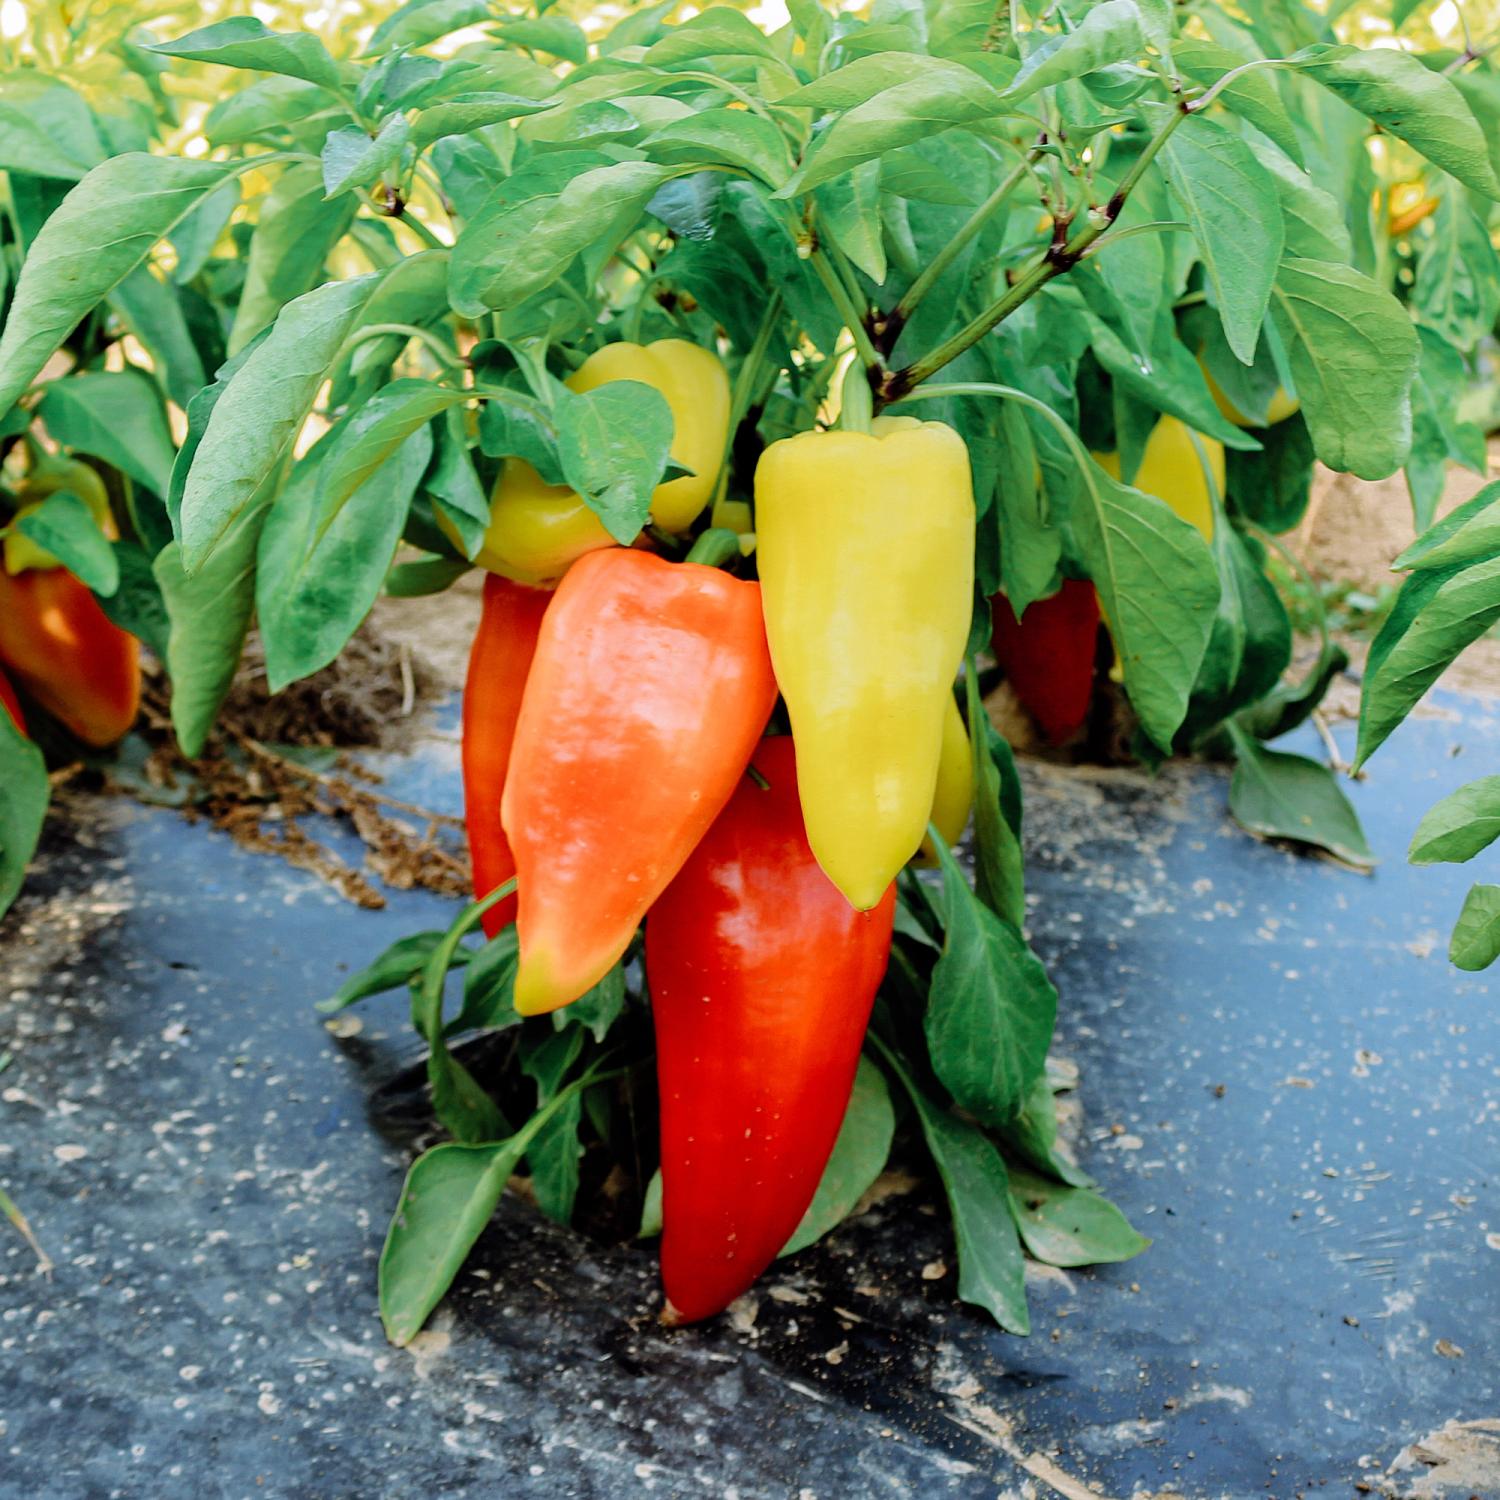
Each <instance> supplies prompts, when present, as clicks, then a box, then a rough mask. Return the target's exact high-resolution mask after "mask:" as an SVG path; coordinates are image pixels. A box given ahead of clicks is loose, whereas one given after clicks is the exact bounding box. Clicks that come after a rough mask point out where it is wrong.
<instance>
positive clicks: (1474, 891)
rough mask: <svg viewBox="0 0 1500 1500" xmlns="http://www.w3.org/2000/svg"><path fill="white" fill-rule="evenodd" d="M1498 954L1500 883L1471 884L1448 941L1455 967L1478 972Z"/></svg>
mask: <svg viewBox="0 0 1500 1500" xmlns="http://www.w3.org/2000/svg"><path fill="white" fill-rule="evenodd" d="M1497 956H1500V885H1471V886H1470V887H1469V894H1468V895H1467V896H1465V897H1464V906H1463V910H1462V911H1461V912H1460V913H1459V914H1458V921H1457V922H1456V923H1454V926H1453V936H1452V938H1451V939H1449V942H1448V960H1449V962H1450V963H1452V964H1453V965H1454V967H1455V968H1459V969H1464V970H1467V971H1468V972H1469V973H1471V974H1473V973H1478V971H1479V970H1480V969H1487V968H1489V966H1490V965H1491V964H1492V963H1494V961H1495V959H1496V957H1497Z"/></svg>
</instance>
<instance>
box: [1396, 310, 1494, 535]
mask: <svg viewBox="0 0 1500 1500" xmlns="http://www.w3.org/2000/svg"><path fill="white" fill-rule="evenodd" d="M1417 337H1418V339H1419V340H1420V341H1421V346H1422V360H1421V364H1420V366H1419V367H1418V370H1417V380H1416V384H1415V385H1414V386H1413V387H1412V393H1411V427H1412V441H1411V453H1410V455H1409V456H1408V458H1407V461H1406V485H1407V489H1408V490H1409V491H1410V492H1411V501H1412V519H1413V521H1414V523H1415V524H1416V526H1417V527H1418V528H1419V529H1420V528H1422V527H1425V526H1428V525H1430V524H1431V522H1432V518H1433V515H1434V513H1435V512H1436V510H1437V505H1438V501H1439V500H1440V499H1441V498H1442V495H1443V490H1444V489H1445V487H1446V485H1447V480H1448V464H1449V462H1450V461H1452V462H1454V463H1460V464H1463V465H1464V466H1465V467H1466V468H1469V469H1472V470H1473V471H1474V472H1475V473H1477V474H1483V473H1484V472H1485V470H1486V468H1487V467H1488V465H1487V462H1486V458H1485V439H1484V432H1483V430H1482V429H1481V428H1480V427H1478V426H1477V425H1476V424H1475V423H1473V422H1465V421H1464V420H1462V418H1461V417H1460V416H1459V409H1460V403H1461V402H1462V401H1463V398H1464V396H1465V394H1466V393H1467V392H1468V390H1469V388H1470V386H1471V384H1472V377H1471V376H1470V374H1469V369H1468V366H1467V365H1466V364H1465V363H1464V357H1463V355H1462V354H1461V353H1460V352H1459V350H1458V349H1457V348H1455V347H1454V345H1453V344H1452V343H1450V342H1449V341H1448V339H1446V338H1444V337H1443V336H1442V335H1441V334H1438V333H1436V332H1434V331H1433V330H1432V329H1431V328H1429V327H1427V326H1426V325H1425V324H1421V323H1419V324H1418V325H1417Z"/></svg>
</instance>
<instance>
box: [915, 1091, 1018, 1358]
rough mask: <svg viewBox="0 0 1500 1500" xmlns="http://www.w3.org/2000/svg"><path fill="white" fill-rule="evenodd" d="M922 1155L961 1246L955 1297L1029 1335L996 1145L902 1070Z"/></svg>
mask: <svg viewBox="0 0 1500 1500" xmlns="http://www.w3.org/2000/svg"><path fill="white" fill-rule="evenodd" d="M899 1076H900V1077H901V1081H902V1082H903V1083H904V1084H905V1085H906V1090H907V1092H908V1093H909V1094H910V1095H911V1101H912V1103H913V1104H914V1105H915V1106H916V1110H917V1117H918V1119H919V1120H920V1121H921V1122H922V1134H923V1136H924V1138H925V1139H926V1141H927V1149H928V1150H929V1151H931V1152H932V1159H933V1161H934V1162H936V1163H937V1169H938V1173H939V1175H940V1176H941V1177H942V1179H943V1187H944V1189H945V1190H946V1192H947V1194H948V1208H949V1211H950V1212H951V1214H952V1216H953V1237H954V1239H955V1241H956V1242H957V1246H958V1295H959V1296H960V1297H961V1298H962V1299H963V1300H964V1301H965V1302H972V1303H973V1304H974V1305H975V1306H977V1307H982V1308H984V1309H985V1311H986V1312H988V1313H989V1315H990V1316H991V1317H992V1318H994V1320H995V1321H996V1322H997V1323H998V1324H999V1325H1000V1326H1001V1327H1002V1328H1004V1329H1005V1330H1006V1331H1007V1332H1009V1333H1019V1334H1027V1333H1030V1332H1031V1317H1030V1314H1029V1313H1028V1312H1027V1310H1026V1261H1025V1257H1024V1256H1023V1255H1022V1254H1021V1241H1020V1238H1019V1237H1018V1235H1017V1233H1016V1226H1015V1221H1014V1219H1013V1218H1012V1217H1011V1212H1010V1177H1009V1174H1008V1173H1007V1172H1006V1170H1005V1162H1004V1160H1003V1158H1002V1157H1001V1155H1000V1152H999V1151H998V1150H997V1149H996V1148H995V1145H994V1143H993V1142H992V1141H991V1140H989V1139H988V1138H987V1137H986V1136H985V1135H984V1133H983V1132H982V1131H980V1130H979V1129H977V1128H976V1127H975V1126H973V1125H970V1124H968V1123H966V1122H965V1121H963V1120H960V1119H958V1118H957V1117H956V1116H954V1115H952V1114H950V1113H949V1112H948V1111H947V1110H945V1109H940V1108H939V1107H938V1106H937V1105H936V1104H935V1103H934V1102H933V1101H932V1100H931V1099H929V1098H928V1097H927V1095H926V1094H924V1093H922V1092H921V1091H920V1090H919V1089H918V1088H917V1087H916V1086H915V1085H914V1084H913V1083H912V1081H911V1079H910V1078H908V1077H907V1076H906V1074H905V1072H904V1071H901V1072H900V1074H899Z"/></svg>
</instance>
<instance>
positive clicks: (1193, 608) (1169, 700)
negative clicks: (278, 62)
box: [1070, 459, 1220, 750]
mask: <svg viewBox="0 0 1500 1500" xmlns="http://www.w3.org/2000/svg"><path fill="white" fill-rule="evenodd" d="M1083 479H1084V485H1083V489H1082V491H1081V492H1080V493H1079V495H1078V497H1077V499H1076V501H1075V503H1074V506H1073V511H1072V515H1071V518H1070V519H1071V522H1072V526H1073V533H1074V537H1075V539H1076V541H1077V543H1078V547H1079V550H1080V552H1081V554H1082V557H1083V561H1084V566H1085V568H1086V569H1087V571H1088V575H1089V577H1090V578H1091V579H1093V581H1094V587H1095V588H1096V589H1098V591H1099V602H1100V605H1101V606H1102V608H1103V610H1104V613H1105V615H1106V617H1107V618H1108V620H1109V627H1110V631H1111V633H1112V634H1113V636H1114V640H1115V648H1116V650H1117V651H1118V652H1119V654H1120V662H1121V664H1122V666H1123V667H1124V669H1125V690H1126V691H1127V692H1128V693H1129V694H1130V704H1131V707H1132V708H1134V709H1135V712H1136V715H1137V717H1139V719H1140V721H1141V727H1142V729H1144V730H1145V732H1146V733H1147V735H1149V736H1150V738H1151V739H1152V740H1153V741H1154V742H1155V743H1156V744H1157V745H1160V746H1161V748H1162V749H1163V750H1166V749H1168V748H1169V747H1170V745H1171V743H1172V738H1173V736H1174V735H1175V734H1176V733H1177V730H1178V728H1179V727H1180V726H1181V724H1182V721H1183V718H1184V716H1185V715H1186V713H1187V705H1188V696H1189V694H1190V693H1191V692H1192V687H1193V683H1194V681H1195V680H1196V679H1197V676H1198V668H1199V666H1200V664H1201V663H1202V661H1203V654H1204V652H1205V650H1206V649H1207V647H1208V638H1209V632H1210V631H1211V630H1212V628H1213V621H1214V612H1215V610H1216V608H1217V606H1218V602H1219V591H1220V584H1219V575H1218V571H1217V570H1216V569H1215V567H1214V562H1213V558H1212V556H1211V555H1210V553H1209V550H1208V546H1207V544H1206V543H1205V542H1204V540H1203V537H1202V536H1201V535H1200V534H1199V532H1198V530H1197V528H1196V527H1194V526H1192V525H1190V524H1189V523H1188V522H1186V521H1184V520H1182V519H1181V518H1180V517H1178V516H1176V515H1175V514H1173V512H1172V509H1171V507H1170V506H1168V505H1167V504H1166V503H1165V502H1164V501H1161V500H1158V499H1156V498H1155V497H1154V496H1151V495H1145V494H1142V493H1141V491H1139V490H1135V489H1131V488H1130V487H1129V486H1128V485H1123V484H1120V483H1119V482H1118V481H1117V480H1115V479H1111V478H1110V476H1109V475H1108V474H1106V473H1105V472H1104V470H1103V469H1101V468H1100V467H1099V465H1098V464H1096V463H1095V462H1094V461H1093V459H1089V460H1088V462H1087V466H1086V468H1085V469H1084V470H1083Z"/></svg>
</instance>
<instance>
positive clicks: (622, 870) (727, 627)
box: [501, 547, 776, 1015]
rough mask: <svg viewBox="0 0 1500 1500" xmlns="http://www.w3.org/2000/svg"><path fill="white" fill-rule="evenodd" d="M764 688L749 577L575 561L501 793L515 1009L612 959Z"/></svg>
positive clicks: (752, 717) (638, 558) (750, 725)
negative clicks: (513, 885)
mask: <svg viewBox="0 0 1500 1500" xmlns="http://www.w3.org/2000/svg"><path fill="white" fill-rule="evenodd" d="M775 701H776V682H775V678H774V676H773V675H772V672H771V657H770V652H769V650H768V649H767V646H766V632H765V626H764V624H763V623H762V620H761V611H760V586H759V585H758V584H755V583H743V582H740V581H739V580H737V579H735V578H732V577H730V576H729V574H727V573H724V572H721V571H720V570H719V569H717V568H710V567H705V566H704V565H702V564H701V563H669V562H666V561H664V560H663V559H662V558H660V557H654V556H652V555H651V554H650V553H647V552H639V551H635V550H633V549H630V548H623V547H611V548H608V549H606V550H603V551H599V552H590V553H587V554H586V555H585V556H583V557H581V558H579V559H578V561H577V562H575V563H574V564H573V566H572V567H571V568H570V569H569V570H568V572H567V574H566V576H565V577H564V578H563V581H562V583H561V584H559V585H558V589H557V592H556V594H554V595H553V598H552V603H551V604H550V605H549V606H548V608H547V614H546V617H545V618H544V619H543V621H542V629H541V634H540V636H539V638H538V640H537V647H536V655H535V657H534V658H533V660H532V664H531V674H530V676H529V677H528V679H527V682H526V693H525V696H524V698H523V699H522V702H521V716H520V719H519V721H518V723H517V725H516V738H515V744H514V747H513V748H512V750H511V760H510V769H509V772H508V774H507V776H506V780H505V795H504V799H503V801H502V803H501V820H502V822H503V823H504V826H505V833H506V836H507V838H509V840H510V846H511V849H512V850H513V851H514V854H515V860H516V874H517V877H518V879H519V882H520V889H519V891H518V912H517V917H516V933H517V937H518V939H519V942H520V966H519V968H518V970H517V974H516V991H515V1001H516V1009H517V1010H518V1011H520V1013H521V1014H522V1015H538V1014H540V1013H541V1012H543V1011H549V1010H555V1009H557V1007H558V1006H560V1005H567V1004H568V1003H569V1002H570V1001H573V1000H576V999H577V998H578V997H579V996H580V995H582V994H583V993H584V992H585V991H586V990H588V989H589V988H590V987H591V986H592V985H594V984H595V983H597V982H598V981H599V980H600V979H602V978H603V977H604V975H605V974H607V973H608V972H609V970H610V969H611V968H612V967H613V966H614V964H615V962H616V960H618V959H619V958H620V956H621V955H622V954H623V953H624V952H625V949H626V947H627V946H628V945H629V943H630V939H631V937H632V935H633V934H634V932H635V930H636V928H637V927H638V926H639V924H640V921H641V919H642V918H643V917H644V916H645V915H646V911H647V909H648V908H649V907H650V905H651V903H652V902H653V901H654V900H655V899H656V898H657V896H658V895H660V894H661V892H662V890H663V889H664V888H665V886H666V884H667V882H668V881H670V880H671V879H672V877H673V876H674V875H675V874H676V873H677V871H678V870H679V869H681V868H682V863H683V861H684V860H685V859H686V858H687V857H688V855H689V853H691V851H692V849H693V846H694V845H695V844H696V843H697V842H698V840H699V839H700V838H702V836H703V835H704V833H705V832H707V830H708V827H709V825H710V824H711V823H712V822H713V820H714V819H715V818H716V817H717V816H718V814H719V810H720V809H721V808H722V807H723V806H724V804H725V803H726V802H727V801H728V800H729V796H730V794H731V793H732V792H733V791H734V788H735V784H736V783H737V782H738V781H739V779H740V777H741V775H742V774H743V772H744V769H745V766H746V764H747V762H748V761H749V759H750V753H751V751H753V750H754V749H755V746H756V743H757V741H758V740H759V738H760V735H761V732H762V731H763V730H764V728H765V724H766V719H767V718H768V717H769V715H770V712H771V708H772V706H773V705H774V703H775Z"/></svg>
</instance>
